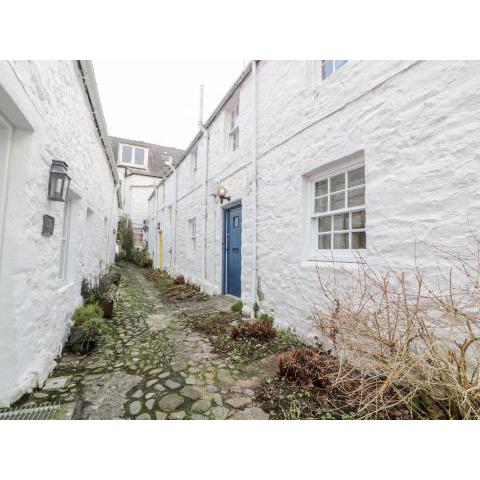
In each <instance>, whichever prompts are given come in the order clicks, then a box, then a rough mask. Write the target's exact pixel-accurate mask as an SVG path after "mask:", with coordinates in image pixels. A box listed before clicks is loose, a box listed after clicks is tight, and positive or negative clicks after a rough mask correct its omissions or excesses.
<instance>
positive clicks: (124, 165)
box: [118, 163, 147, 170]
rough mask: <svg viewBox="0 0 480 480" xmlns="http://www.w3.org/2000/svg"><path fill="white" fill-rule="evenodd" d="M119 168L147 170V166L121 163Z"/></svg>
mask: <svg viewBox="0 0 480 480" xmlns="http://www.w3.org/2000/svg"><path fill="white" fill-rule="evenodd" d="M118 166H119V167H127V168H138V169H139V170H147V167H146V166H145V165H137V164H134V163H119V164H118Z"/></svg>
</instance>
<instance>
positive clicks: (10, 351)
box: [0, 61, 118, 405]
mask: <svg viewBox="0 0 480 480" xmlns="http://www.w3.org/2000/svg"><path fill="white" fill-rule="evenodd" d="M0 113H2V114H3V115H4V116H6V117H7V118H8V119H9V121H10V122H11V123H12V124H13V126H14V127H15V133H14V137H13V141H12V148H11V151H10V159H9V160H10V161H9V164H10V170H9V174H8V178H7V182H6V192H5V191H4V192H2V193H5V196H6V199H7V202H6V205H4V206H5V223H4V225H3V227H4V228H3V249H2V251H3V255H2V256H1V258H0V261H1V266H0V330H1V331H2V334H1V335H0V405H6V404H9V403H10V402H12V401H14V400H16V399H18V398H19V397H20V396H21V395H22V394H24V393H25V392H27V391H28V390H29V389H31V388H34V387H36V386H38V385H41V384H42V383H43V382H44V380H45V379H46V378H47V376H48V374H49V373H50V372H51V370H52V369H53V367H54V366H55V357H56V356H57V355H58V354H59V352H60V351H61V349H62V346H63V344H64V341H65V340H66V338H67V335H68V332H69V329H70V326H71V315H72V312H73V310H74V309H75V308H76V307H77V306H79V305H81V303H82V298H81V295H80V287H81V281H82V278H84V277H89V276H91V275H96V274H98V273H99V272H100V271H101V270H103V269H105V268H106V267H107V265H108V264H109V263H110V262H111V261H113V259H114V254H115V235H114V234H113V229H115V228H116V226H117V208H118V204H117V196H116V193H115V185H114V177H113V174H112V171H111V169H110V165H109V163H108V159H107V155H106V153H105V150H104V148H103V145H102V142H101V139H100V136H99V133H98V131H97V128H96V126H95V123H94V119H93V116H92V112H91V109H90V105H89V102H88V99H87V95H86V91H85V87H84V85H83V81H82V80H81V78H80V73H79V70H78V67H77V63H76V62H72V61H58V62H57V61H55V62H54V61H44V62H42V61H33V62H27V61H18V62H17V61H15V62H7V61H2V62H0ZM52 159H58V160H64V161H66V162H67V163H68V165H69V170H70V175H71V177H72V183H71V188H70V190H71V199H72V216H71V233H70V235H71V237H70V242H69V254H68V269H67V271H68V274H67V278H66V279H61V278H60V275H59V272H60V257H61V250H62V248H61V245H62V240H61V238H62V228H63V222H64V204H63V203H61V202H52V201H49V200H48V199H47V186H48V179H49V170H50V166H51V162H52ZM43 214H48V215H51V216H53V217H54V218H55V230H54V234H53V236H51V237H45V236H42V235H41V230H42V216H43Z"/></svg>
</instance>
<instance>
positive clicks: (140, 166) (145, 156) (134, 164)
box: [118, 143, 148, 170]
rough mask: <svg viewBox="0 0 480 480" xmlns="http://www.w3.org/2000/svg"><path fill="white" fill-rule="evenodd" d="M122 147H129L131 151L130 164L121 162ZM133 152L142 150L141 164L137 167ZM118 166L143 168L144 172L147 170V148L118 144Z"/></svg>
mask: <svg viewBox="0 0 480 480" xmlns="http://www.w3.org/2000/svg"><path fill="white" fill-rule="evenodd" d="M124 147H129V148H131V149H132V157H131V160H132V161H131V162H124V161H123V149H124ZM135 150H143V164H142V165H139V164H138V163H135ZM118 164H119V165H124V166H126V167H133V168H143V169H144V170H146V169H147V164H148V148H147V147H141V146H139V145H131V144H129V143H119V144H118Z"/></svg>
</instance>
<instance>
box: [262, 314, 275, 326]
mask: <svg viewBox="0 0 480 480" xmlns="http://www.w3.org/2000/svg"><path fill="white" fill-rule="evenodd" d="M258 319H259V320H261V321H262V322H266V323H270V324H271V325H272V326H273V320H274V319H273V317H272V316H271V315H269V314H268V313H261V314H260V315H259V316H258Z"/></svg>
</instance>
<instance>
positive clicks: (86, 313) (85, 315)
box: [73, 303, 103, 326]
mask: <svg viewBox="0 0 480 480" xmlns="http://www.w3.org/2000/svg"><path fill="white" fill-rule="evenodd" d="M102 316H103V312H102V309H101V308H100V306H99V305H97V304H96V303H92V304H89V305H84V306H83V307H78V308H77V309H76V310H75V312H73V324H74V325H75V326H79V325H82V324H84V323H85V322H86V321H87V320H90V319H92V318H102Z"/></svg>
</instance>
